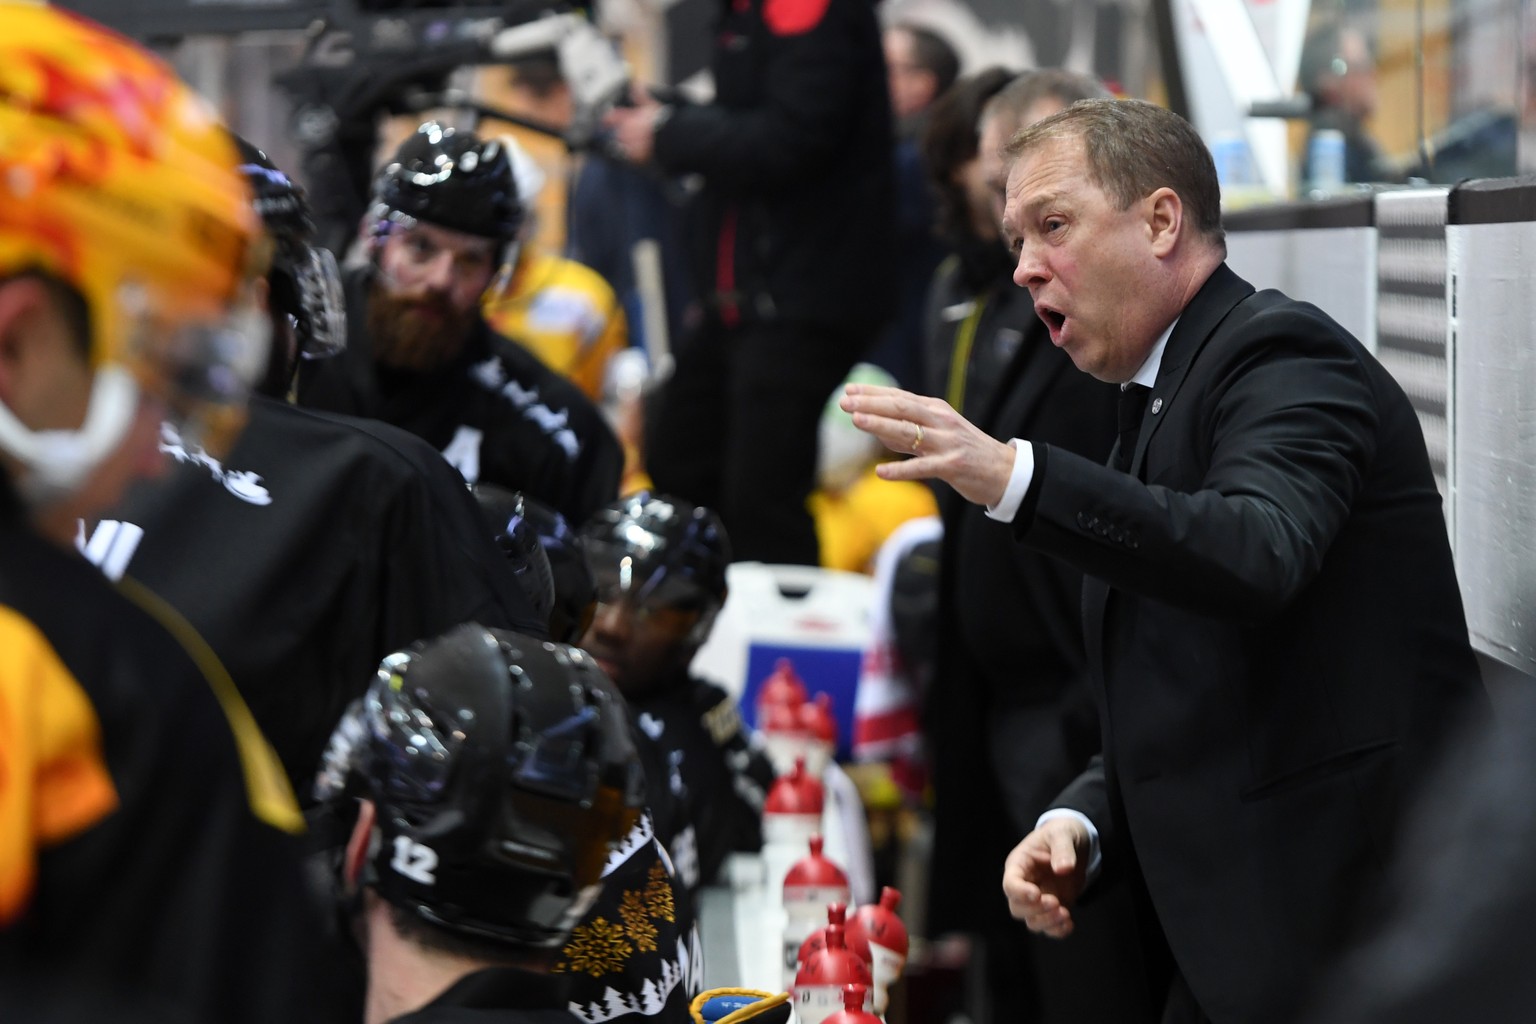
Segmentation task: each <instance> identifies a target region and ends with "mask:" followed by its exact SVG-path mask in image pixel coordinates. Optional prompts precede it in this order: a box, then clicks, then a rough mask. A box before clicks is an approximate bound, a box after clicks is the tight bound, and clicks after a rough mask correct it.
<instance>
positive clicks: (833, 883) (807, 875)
mask: <svg viewBox="0 0 1536 1024" xmlns="http://www.w3.org/2000/svg"><path fill="white" fill-rule="evenodd" d="M810 847H811V852H810V855H809V856H806V857H801V858H800V859H799V860H797V861H795V863H794V866H793V867H791V868H790V869H789V873H788V874H786V875H785V876H784V888H785V889H788V888H790V887H791V886H800V887H812V886H814V887H815V888H818V889H844V890H846V889H847V888H848V875H847V873H846V872H844V871H843V869H842V868H840V867H838V866H837V865H836V864H835V863H833V862H832V861H830V860H828V859H827V858H826V857H823V856H822V854H821V849H822V840H821V836H811V841H810Z"/></svg>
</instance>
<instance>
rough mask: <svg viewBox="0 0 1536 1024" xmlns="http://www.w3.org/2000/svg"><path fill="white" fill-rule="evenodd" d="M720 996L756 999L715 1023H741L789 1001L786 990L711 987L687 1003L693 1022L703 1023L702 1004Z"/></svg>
mask: <svg viewBox="0 0 1536 1024" xmlns="http://www.w3.org/2000/svg"><path fill="white" fill-rule="evenodd" d="M720 996H751V997H752V998H753V999H755V1000H757V1001H756V1002H754V1003H753V1004H752V1005H750V1006H743V1007H742V1008H741V1009H739V1010H736V1011H735V1012H733V1013H728V1014H726V1015H725V1016H724V1017H721V1018H720V1019H719V1020H717V1021H716V1022H715V1024H741V1021H744V1020H751V1019H752V1018H753V1017H756V1016H757V1015H758V1014H760V1013H762V1012H763V1011H764V1010H771V1009H773V1008H774V1007H775V1006H781V1005H783V1004H784V1003H787V1002H789V993H788V992H777V993H769V992H762V991H759V990H758V989H755V988H712V989H709V990H708V991H706V992H700V993H699V994H698V995H696V996H694V997H693V1002H691V1003H689V1004H688V1013H689V1014H690V1015H692V1017H693V1019H694V1024H705V1021H704V1004H705V1003H707V1002H709V1001H710V1000H711V999H717V998H719V997H720Z"/></svg>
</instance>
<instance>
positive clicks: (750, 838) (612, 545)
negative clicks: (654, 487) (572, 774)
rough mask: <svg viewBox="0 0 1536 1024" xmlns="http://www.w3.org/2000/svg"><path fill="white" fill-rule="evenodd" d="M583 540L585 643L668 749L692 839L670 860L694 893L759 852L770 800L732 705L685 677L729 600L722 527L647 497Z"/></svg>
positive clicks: (692, 510)
mask: <svg viewBox="0 0 1536 1024" xmlns="http://www.w3.org/2000/svg"><path fill="white" fill-rule="evenodd" d="M582 543H583V545H584V546H585V547H586V551H587V563H588V564H589V565H590V566H591V567H592V572H593V575H594V576H596V577H597V583H598V608H597V615H596V617H595V618H594V619H593V620H592V626H591V628H590V629H588V630H587V636H586V640H585V641H584V642H583V646H584V647H585V648H586V649H587V650H588V651H590V652H591V653H592V656H593V657H595V658H596V659H597V663H598V664H599V665H601V666H602V667H603V670H604V671H605V672H607V673H608V675H609V676H610V677H611V678H612V679H613V681H614V682H615V683H616V684H617V685H618V687H619V689H620V691H622V692H623V694H624V696H625V699H627V700H628V701H629V703H630V706H631V707H633V708H634V709H635V710H636V711H637V712H638V713H639V721H640V726H641V728H642V729H643V730H644V731H645V732H646V734H647V735H648V736H649V737H650V738H651V740H653V741H654V742H655V743H656V745H657V746H658V747H660V748H661V749H662V750H663V751H665V752H666V755H667V758H668V761H669V771H668V773H667V775H668V777H667V779H666V780H665V784H666V785H667V786H668V787H669V788H670V790H671V791H672V794H673V796H674V798H675V799H676V800H678V802H680V803H681V804H682V805H683V807H684V808H685V815H686V819H687V821H688V822H689V823H690V824H691V826H692V831H693V838H694V842H693V843H686V841H683V842H682V843H681V844H680V845H679V846H678V847H677V848H674V849H673V850H672V854H673V857H674V859H675V860H676V862H677V866H678V872H679V874H681V875H682V877H683V879H684V880H685V881H686V882H687V883H688V884H689V886H690V888H691V887H693V886H695V885H698V884H701V883H708V882H710V881H713V880H714V878H715V876H716V875H717V874H718V873H719V870H720V867H721V865H722V864H723V863H724V862H725V858H726V855H727V854H729V853H730V852H731V851H733V850H744V851H752V850H756V849H758V848H759V847H760V846H761V844H762V827H761V816H762V809H763V798H764V795H765V792H766V790H767V787H768V786H769V785H770V784H772V782H773V769H772V767H771V766H770V765H769V763H768V760H767V758H766V757H765V756H764V755H763V754H762V753H761V752H760V751H758V750H755V749H754V748H752V747H751V746H750V745H749V744H748V742H747V737H746V734H745V732H744V731H743V728H742V724H741V717H740V715H739V714H738V713H737V710H736V704H735V701H734V700H733V699H732V698H731V697H730V696H729V695H727V694H726V693H725V691H723V690H721V689H720V688H719V687H717V686H713V685H711V684H709V683H706V682H704V681H703V680H700V679H696V678H694V677H693V676H691V675H690V674H689V672H688V665H689V663H690V662H691V661H692V660H693V655H694V653H695V652H696V651H697V650H698V649H699V646H700V645H701V644H702V643H703V642H704V641H705V639H706V638H708V636H709V630H710V627H711V626H712V625H713V624H714V620H715V615H716V614H717V613H718V612H719V611H720V606H721V605H722V604H724V603H725V595H726V585H725V567H726V566H727V565H728V564H729V563H730V560H731V552H730V544H729V542H728V541H727V539H726V536H725V529H724V527H723V526H722V525H721V523H720V520H719V517H717V516H716V515H715V514H714V513H713V512H711V511H709V510H708V509H704V508H696V507H694V506H692V505H688V504H685V503H684V502H681V501H676V500H673V499H670V498H666V497H662V496H658V495H652V494H650V493H648V492H644V491H642V492H640V493H639V494H635V495H631V496H630V497H628V498H625V499H623V500H621V501H619V502H616V503H615V504H613V505H611V506H609V507H608V508H606V509H604V510H603V511H601V512H599V513H598V514H597V515H595V516H593V517H592V519H591V521H590V522H588V523H587V525H586V526H585V527H584V528H583V529H582ZM656 781H660V780H656ZM655 784H656V783H655V782H653V783H652V785H653V788H654V786H655Z"/></svg>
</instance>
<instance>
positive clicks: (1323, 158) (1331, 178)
mask: <svg viewBox="0 0 1536 1024" xmlns="http://www.w3.org/2000/svg"><path fill="white" fill-rule="evenodd" d="M1307 165H1308V166H1309V167H1311V169H1312V180H1311V182H1310V183H1309V184H1310V186H1311V188H1312V191H1314V192H1323V193H1331V192H1338V191H1341V190H1342V189H1343V188H1344V133H1343V132H1341V131H1339V130H1338V129H1337V128H1319V129H1318V130H1317V131H1315V132H1313V133H1312V140H1311V141H1310V142H1309V143H1308V144H1307Z"/></svg>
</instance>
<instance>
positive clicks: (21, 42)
mask: <svg viewBox="0 0 1536 1024" xmlns="http://www.w3.org/2000/svg"><path fill="white" fill-rule="evenodd" d="M0 25H3V26H4V31H3V33H0V279H4V278H6V277H10V276H13V275H16V274H21V273H27V272H37V273H42V274H45V275H47V276H50V277H52V278H55V279H57V280H59V281H62V282H64V283H66V284H68V285H70V286H71V287H73V288H74V289H75V290H76V291H77V292H78V293H79V295H80V296H81V297H82V299H83V300H84V302H85V305H86V308H87V310H88V311H89V339H88V340H89V357H90V362H91V365H92V367H93V368H94V369H95V370H96V371H97V379H98V382H100V380H101V379H102V374H103V373H104V372H107V373H111V374H115V375H116V376H117V377H119V378H123V377H130V376H131V378H132V381H133V383H135V384H136V385H137V386H138V387H139V388H142V389H144V390H145V391H148V392H150V393H152V394H155V395H156V396H158V397H161V398H163V399H164V400H165V401H166V403H167V406H168V407H169V408H170V409H171V411H172V414H173V417H180V418H184V419H186V420H188V421H190V425H191V427H192V428H193V429H194V430H195V429H196V428H197V427H202V428H205V430H206V436H207V437H208V438H209V439H211V440H218V439H219V438H220V436H221V435H230V434H232V433H233V430H234V429H237V428H238V426H239V425H240V423H241V422H243V415H242V411H243V408H244V400H245V397H246V394H247V392H248V390H249V387H250V385H251V383H252V382H253V381H255V380H256V379H257V378H258V377H259V374H260V373H261V371H262V370H264V369H265V364H266V345H267V343H268V338H267V335H266V332H265V331H264V330H263V329H262V326H261V325H262V324H263V322H264V317H262V316H261V315H260V314H259V312H258V311H257V310H256V307H255V302H254V295H255V292H254V287H253V282H254V280H255V278H256V277H257V276H258V275H259V274H260V273H261V272H262V271H263V270H264V269H265V268H264V259H265V253H266V250H267V246H266V244H265V242H264V241H262V234H261V225H260V221H259V219H258V218H257V216H256V214H255V211H254V210H253V209H252V206H251V199H250V194H249V192H248V191H247V186H246V184H245V181H244V179H243V177H242V175H241V174H240V173H239V171H238V170H237V167H238V164H239V162H240V161H239V157H238V154H237V151H236V149H235V146H234V143H233V141H232V140H231V138H230V137H229V135H228V133H227V132H226V131H225V129H224V128H223V127H222V126H221V125H220V124H219V122H218V119H217V118H216V116H215V114H214V113H213V111H212V109H211V108H210V107H209V106H208V105H207V104H206V103H205V102H204V101H203V100H202V99H200V98H199V97H198V96H197V95H196V94H195V93H193V92H192V90H191V89H190V88H188V87H187V86H186V85H184V84H183V83H181V82H180V81H179V80H178V79H177V78H176V76H175V74H174V73H173V72H172V71H171V70H170V69H169V68H168V67H167V66H166V65H165V64H164V63H163V62H162V61H160V60H159V59H158V58H156V57H155V56H153V55H152V54H150V53H149V52H147V51H146V50H144V49H142V48H141V47H139V46H138V45H137V44H135V43H133V42H131V41H129V40H127V39H125V38H123V37H121V36H118V35H116V34H115V33H113V32H111V31H109V30H107V29H104V28H102V27H101V26H99V25H97V24H95V23H94V22H92V21H89V20H88V19H85V18H83V17H80V16H78V15H75V14H72V13H70V12H67V11H63V10H60V9H57V8H52V7H48V6H45V5H42V4H36V3H28V2H19V0H0ZM119 390H120V391H121V390H123V389H119ZM127 390H128V391H130V392H131V390H132V389H131V388H130V389H127ZM93 401H94V396H93ZM119 404H121V403H119ZM88 422H89V419H88ZM8 433H9V432H8ZM7 439H8V440H14V438H7ZM23 440H25V439H23ZM96 442H97V443H94V444H92V445H89V447H90V448H92V449H93V450H96V451H95V454H96V455H97V456H98V457H99V456H100V455H101V454H104V452H102V451H99V450H97V449H101V448H103V447H104V446H105V447H106V448H107V449H108V450H109V449H110V447H111V445H107V444H106V443H105V441H104V440H103V439H102V438H97V439H96ZM8 447H15V446H13V445H8ZM20 447H25V445H20ZM21 454H22V455H23V457H26V456H27V454H28V453H27V452H22V453H21ZM45 468H46V467H45Z"/></svg>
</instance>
